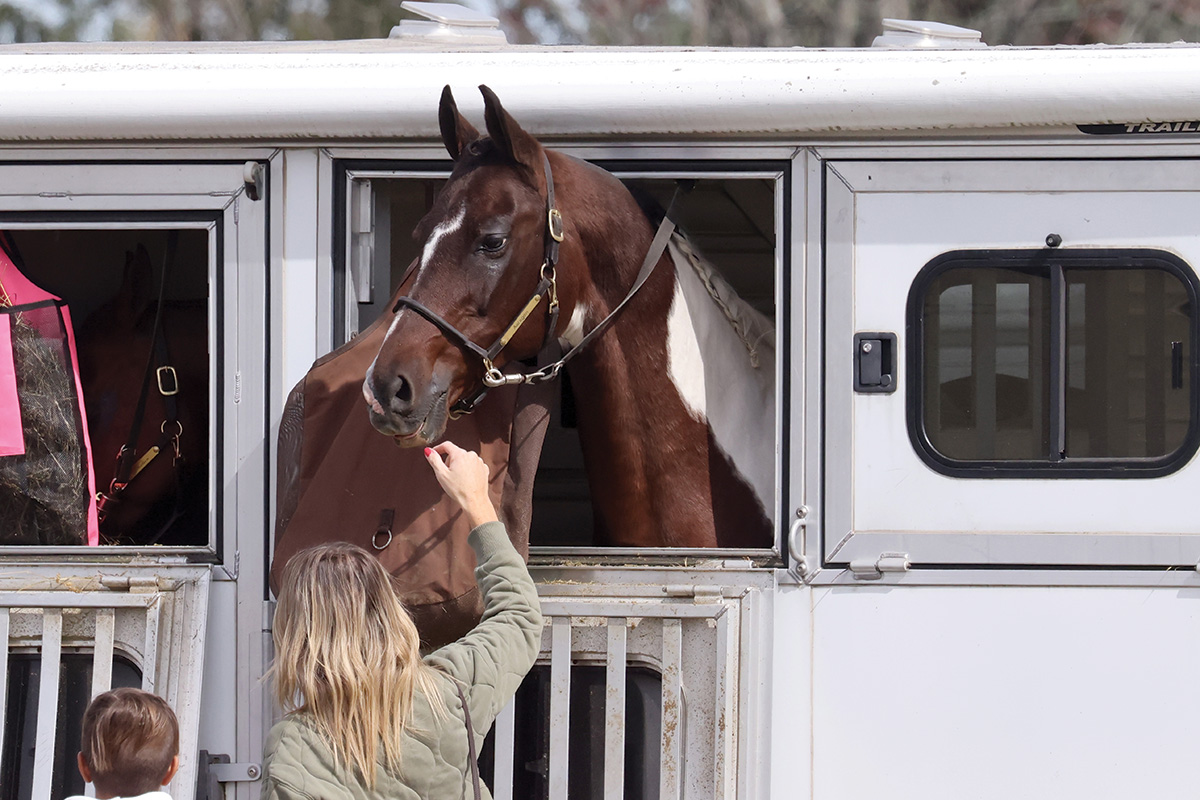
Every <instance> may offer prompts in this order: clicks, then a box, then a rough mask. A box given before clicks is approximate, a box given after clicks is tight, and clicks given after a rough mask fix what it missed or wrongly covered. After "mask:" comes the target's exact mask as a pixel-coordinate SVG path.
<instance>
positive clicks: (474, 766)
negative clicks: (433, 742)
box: [454, 681, 483, 800]
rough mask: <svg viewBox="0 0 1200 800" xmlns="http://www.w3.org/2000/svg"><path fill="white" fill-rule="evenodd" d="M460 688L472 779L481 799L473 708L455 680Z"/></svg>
mask: <svg viewBox="0 0 1200 800" xmlns="http://www.w3.org/2000/svg"><path fill="white" fill-rule="evenodd" d="M454 688H455V689H457V690H458V699H459V700H461V701H462V707H463V716H464V717H465V718H466V720H467V748H468V749H469V750H470V752H471V780H472V782H473V783H474V784H475V800H481V798H482V797H483V792H482V791H481V790H480V788H479V758H478V757H477V756H476V755H475V729H474V728H473V727H471V709H470V707H468V706H467V698H466V696H465V695H464V694H463V690H462V684H461V683H459V682H458V681H454Z"/></svg>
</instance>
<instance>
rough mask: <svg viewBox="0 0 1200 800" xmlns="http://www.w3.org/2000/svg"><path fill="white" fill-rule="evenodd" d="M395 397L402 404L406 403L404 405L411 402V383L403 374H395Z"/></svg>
mask: <svg viewBox="0 0 1200 800" xmlns="http://www.w3.org/2000/svg"><path fill="white" fill-rule="evenodd" d="M395 398H396V399H397V400H399V401H400V402H401V403H402V404H403V405H406V406H407V405H409V404H410V403H412V399H413V390H412V384H411V383H409V381H408V379H407V378H405V377H404V376H403V375H397V376H396V394H395Z"/></svg>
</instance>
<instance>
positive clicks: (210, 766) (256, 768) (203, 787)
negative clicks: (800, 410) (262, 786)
mask: <svg viewBox="0 0 1200 800" xmlns="http://www.w3.org/2000/svg"><path fill="white" fill-rule="evenodd" d="M198 766H199V773H198V774H197V776H196V800H222V798H223V797H224V794H225V793H224V791H222V789H221V784H222V783H247V782H250V781H256V780H259V779H260V778H261V777H262V765H261V764H254V763H249V762H239V763H237V764H231V763H230V762H229V756H227V755H225V754H224V753H210V752H208V751H207V750H201V751H200V758H199V762H198Z"/></svg>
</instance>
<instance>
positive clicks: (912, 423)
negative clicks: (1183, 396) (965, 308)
mask: <svg viewBox="0 0 1200 800" xmlns="http://www.w3.org/2000/svg"><path fill="white" fill-rule="evenodd" d="M1143 265H1145V266H1143ZM972 269H997V270H999V269H1015V270H1021V271H1030V272H1032V271H1034V270H1037V271H1041V270H1045V272H1046V277H1047V278H1048V279H1049V281H1050V292H1051V296H1050V303H1051V305H1053V304H1054V303H1055V302H1058V301H1059V300H1061V301H1062V302H1063V303H1065V302H1066V295H1065V291H1066V290H1065V283H1064V282H1063V281H1062V280H1056V279H1055V277H1054V276H1055V275H1056V274H1057V275H1059V276H1061V275H1063V274H1064V273H1068V272H1070V271H1073V270H1082V269H1092V270H1126V269H1140V270H1145V271H1149V270H1154V269H1158V270H1161V271H1163V272H1166V273H1168V274H1170V275H1172V276H1174V277H1175V278H1176V279H1177V280H1179V282H1180V283H1181V284H1182V285H1183V287H1184V289H1185V291H1186V292H1187V295H1188V301H1189V303H1190V304H1191V308H1192V309H1197V308H1200V305H1198V301H1200V280H1198V279H1197V277H1196V272H1195V271H1194V270H1193V269H1192V268H1191V267H1190V266H1189V265H1188V264H1187V263H1186V262H1185V261H1183V259H1181V258H1180V257H1179V256H1177V255H1175V254H1173V253H1169V252H1167V251H1165V250H1160V249H1157V248H1064V249H1036V248H1029V249H996V250H992V249H982V250H952V251H948V252H945V253H942V254H940V255H938V256H936V257H934V258H933V259H931V260H930V261H929V262H927V263H926V264H925V266H924V267H922V268H921V270H920V272H919V273H918V274H917V276H916V278H915V279H914V280H913V282H912V285H911V287H910V289H909V294H908V302H907V306H906V311H905V313H906V328H905V335H906V340H907V342H908V348H907V350H908V353H907V355H908V358H907V365H906V367H907V371H908V375H909V376H911V380H909V381H908V382H907V387H908V388H907V396H906V398H905V402H906V417H907V421H908V436H909V441H910V442H912V445H913V449H914V450H915V451H916V453H917V455H918V456H919V457H920V458H921V460H922V461H924V462H925V463H926V464H927V465H928V466H929V467H930V468H931V469H933V470H934V471H936V472H939V473H941V474H943V475H948V476H950V477H955V478H983V479H989V478H990V479H995V478H1052V479H1061V478H1157V477H1161V476H1164V475H1169V474H1171V473H1172V472H1175V471H1176V470H1178V469H1180V468H1182V467H1183V466H1184V465H1186V464H1187V463H1188V462H1189V461H1190V460H1191V458H1192V457H1193V456H1194V455H1195V454H1196V451H1197V449H1200V386H1198V385H1197V381H1198V380H1200V358H1198V357H1197V346H1198V345H1200V317H1198V316H1197V315H1196V314H1195V313H1193V316H1192V319H1191V321H1190V326H1189V327H1190V330H1189V331H1188V343H1189V347H1190V352H1189V361H1188V362H1187V363H1186V364H1185V367H1186V369H1187V374H1188V375H1189V378H1190V382H1189V391H1190V396H1189V398H1188V409H1189V412H1190V413H1189V418H1188V429H1187V433H1186V434H1185V436H1184V438H1183V441H1182V442H1181V443H1180V445H1179V447H1177V448H1176V449H1175V450H1174V451H1172V452H1170V453H1168V454H1166V455H1164V456H1145V457H1135V456H1126V457H1116V456H1114V457H1092V458H1087V457H1080V458H1070V457H1069V456H1068V457H1067V458H1064V459H1063V460H1061V461H1055V460H1052V459H1051V458H1050V457H1049V456H1048V457H1047V458H1046V459H958V458H953V457H951V456H947V455H945V454H944V453H941V452H940V451H939V450H938V449H937V448H936V447H935V446H934V445H933V443H932V442H931V440H930V438H929V435H928V433H927V431H926V426H925V413H924V412H925V402H924V401H925V399H926V398H925V394H926V393H925V388H926V387H925V380H924V377H925V372H924V367H925V356H926V350H927V348H926V341H927V337H926V336H925V315H924V305H925V301H926V299H927V295H928V291H929V289H930V288H931V287H932V286H933V285H934V282H935V281H936V280H937V279H938V278H940V277H942V276H943V275H945V274H946V273H948V272H951V271H956V270H963V271H969V270H972ZM1056 292H1060V293H1062V296H1061V297H1059V296H1057V295H1056V294H1055V293H1056ZM1066 327H1067V320H1066V318H1065V315H1063V317H1062V318H1061V319H1060V320H1059V324H1058V325H1057V326H1055V325H1054V324H1052V323H1050V324H1048V325H1047V328H1048V330H1047V336H1048V349H1049V352H1050V354H1051V355H1050V357H1049V358H1048V359H1047V376H1048V379H1049V382H1050V387H1051V397H1050V403H1049V406H1048V409H1047V411H1046V418H1047V421H1048V424H1049V431H1050V437H1051V442H1053V441H1055V439H1056V434H1057V435H1059V436H1064V435H1065V432H1066V430H1067V425H1068V419H1067V409H1066V404H1065V402H1064V399H1065V398H1064V397H1063V396H1062V393H1064V392H1065V390H1066V383H1067V366H1068V365H1067V363H1066V361H1065V359H1061V358H1058V359H1056V358H1055V357H1054V356H1053V354H1054V353H1055V352H1065V349H1066V347H1067V342H1066V333H1067V331H1066ZM1056 369H1057V371H1058V373H1059V374H1057V375H1056V374H1055V370H1056ZM1056 389H1057V390H1059V391H1058V392H1056V391H1055V390H1056ZM1056 395H1058V396H1057V397H1056Z"/></svg>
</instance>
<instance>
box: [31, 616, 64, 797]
mask: <svg viewBox="0 0 1200 800" xmlns="http://www.w3.org/2000/svg"><path fill="white" fill-rule="evenodd" d="M41 649H42V659H41V665H42V668H41V673H42V675H41V681H40V683H39V684H38V709H37V738H36V739H35V745H34V753H33V800H49V798H50V779H51V777H52V776H53V772H54V753H55V748H54V735H55V732H56V731H57V728H58V673H59V666H60V663H61V659H62V609H61V608H47V609H44V610H43V611H42V648H41Z"/></svg>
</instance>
